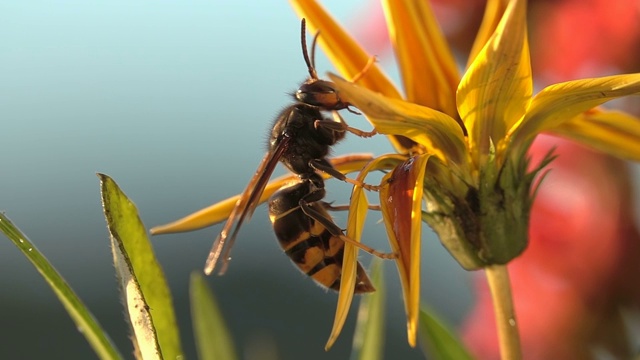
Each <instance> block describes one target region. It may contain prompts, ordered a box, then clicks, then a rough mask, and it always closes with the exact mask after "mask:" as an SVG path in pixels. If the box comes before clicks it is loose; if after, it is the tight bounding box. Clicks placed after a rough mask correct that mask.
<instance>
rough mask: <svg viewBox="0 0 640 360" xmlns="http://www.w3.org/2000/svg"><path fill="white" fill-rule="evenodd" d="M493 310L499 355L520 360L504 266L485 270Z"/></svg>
mask: <svg viewBox="0 0 640 360" xmlns="http://www.w3.org/2000/svg"><path fill="white" fill-rule="evenodd" d="M485 272H486V274H487V281H488V282H489V289H490V290H491V298H492V299H493V309H494V311H495V313H496V325H497V329H498V340H499V341H500V354H501V355H502V356H501V357H502V359H503V360H518V359H521V358H522V351H521V349H520V335H519V334H518V325H517V323H516V314H515V311H514V309H513V299H512V297H511V283H510V282H509V272H508V271H507V266H506V265H492V266H488V267H486V268H485Z"/></svg>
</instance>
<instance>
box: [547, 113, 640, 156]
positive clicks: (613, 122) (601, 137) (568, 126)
mask: <svg viewBox="0 0 640 360" xmlns="http://www.w3.org/2000/svg"><path fill="white" fill-rule="evenodd" d="M551 132H552V133H553V134H557V135H560V136H564V137H567V138H570V139H573V140H576V141H579V142H581V143H583V144H585V145H588V146H591V147H593V148H595V149H598V150H600V151H602V152H605V153H608V154H611V155H614V156H617V157H619V158H622V159H627V160H634V161H640V119H638V118H636V117H634V116H631V115H629V114H625V113H623V112H618V111H590V112H585V113H582V114H580V115H578V116H576V117H574V118H572V119H571V120H569V121H567V122H565V123H562V124H561V125H560V126H558V127H556V128H554V129H553V130H552V131H551Z"/></svg>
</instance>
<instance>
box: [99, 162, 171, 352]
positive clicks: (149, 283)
mask: <svg viewBox="0 0 640 360" xmlns="http://www.w3.org/2000/svg"><path fill="white" fill-rule="evenodd" d="M98 177H99V178H100V190H101V195H102V206H103V209H104V214H105V218H106V220H107V229H108V230H109V234H110V236H111V249H112V251H113V258H114V263H115V265H116V271H117V272H118V278H119V280H120V282H121V287H122V295H123V298H124V301H125V306H126V308H127V313H128V316H129V319H130V320H131V326H132V328H133V331H134V339H133V340H134V341H135V342H136V348H137V349H139V350H140V352H141V354H142V356H143V358H144V359H152V358H158V359H161V358H165V359H179V358H182V349H181V346H180V337H179V334H178V327H177V323H176V317H175V314H174V312H173V301H172V298H171V294H170V293H169V287H168V285H167V282H166V279H165V277H164V274H163V272H162V269H161V268H160V265H159V264H158V262H157V260H156V258H155V255H154V253H153V248H152V247H151V243H150V242H149V238H148V237H147V234H146V230H145V227H144V225H143V224H142V221H141V220H140V218H139V216H138V211H137V209H136V207H135V205H134V204H133V203H132V202H131V200H129V199H128V198H127V196H126V195H125V194H124V193H123V192H122V190H120V188H119V187H118V185H117V184H116V183H115V182H114V181H113V180H112V179H111V178H110V177H109V176H107V175H104V174H98Z"/></svg>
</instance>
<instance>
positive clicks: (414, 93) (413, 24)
mask: <svg viewBox="0 0 640 360" xmlns="http://www.w3.org/2000/svg"><path fill="white" fill-rule="evenodd" d="M383 4H384V9H385V15H386V17H387V24H388V26H389V35H390V36H389V37H390V39H391V41H392V43H393V46H394V49H395V54H396V58H397V59H398V63H399V67H400V72H401V75H402V82H403V83H404V89H405V93H406V98H407V100H408V101H410V102H413V103H416V104H419V105H424V106H428V107H430V108H433V109H436V110H439V111H441V112H443V113H445V114H448V115H450V116H451V117H453V118H454V119H455V118H457V117H458V110H457V109H456V103H455V92H456V88H457V87H458V83H459V82H460V75H459V73H458V67H457V65H456V62H455V60H454V58H453V54H452V53H451V49H450V48H449V45H448V44H447V41H446V39H445V38H444V35H443V34H442V31H441V30H440V27H439V26H438V22H437V21H436V18H435V16H434V14H433V11H432V10H431V6H430V4H429V2H428V1H424V0H403V1H397V0H386V1H384V2H383Z"/></svg>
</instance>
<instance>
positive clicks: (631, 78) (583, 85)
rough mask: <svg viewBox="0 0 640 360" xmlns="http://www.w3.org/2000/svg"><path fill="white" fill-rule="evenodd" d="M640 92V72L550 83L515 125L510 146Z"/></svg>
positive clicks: (517, 145)
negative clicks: (617, 99)
mask: <svg viewBox="0 0 640 360" xmlns="http://www.w3.org/2000/svg"><path fill="white" fill-rule="evenodd" d="M638 93H640V73H638V74H628V75H615V76H606V77H601V78H594V79H583V80H574V81H568V82H564V83H560V84H554V85H550V86H548V87H546V88H544V89H543V90H542V91H541V92H540V93H538V94H537V95H536V96H535V97H534V98H533V100H532V101H531V106H530V107H529V109H528V110H527V113H526V115H525V116H524V117H523V118H522V119H521V121H520V122H519V123H517V124H515V126H514V127H513V129H512V130H511V132H510V134H509V136H510V137H511V143H510V145H511V146H513V147H520V146H521V145H523V144H527V143H528V142H529V141H531V140H532V139H533V137H534V136H535V135H537V134H538V133H540V132H542V131H549V130H551V131H552V130H554V129H555V128H556V127H558V126H560V125H562V124H563V123H564V122H566V121H569V120H571V119H572V118H573V117H575V116H577V115H579V114H580V113H582V112H585V111H587V110H589V109H591V108H594V107H596V106H598V105H601V104H603V103H605V102H607V101H609V100H613V99H615V98H618V97H621V96H625V95H632V94H638Z"/></svg>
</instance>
